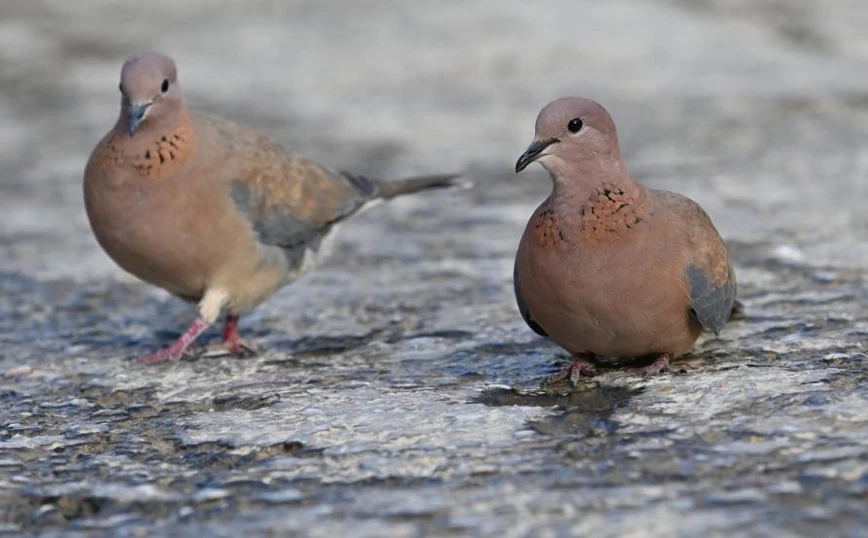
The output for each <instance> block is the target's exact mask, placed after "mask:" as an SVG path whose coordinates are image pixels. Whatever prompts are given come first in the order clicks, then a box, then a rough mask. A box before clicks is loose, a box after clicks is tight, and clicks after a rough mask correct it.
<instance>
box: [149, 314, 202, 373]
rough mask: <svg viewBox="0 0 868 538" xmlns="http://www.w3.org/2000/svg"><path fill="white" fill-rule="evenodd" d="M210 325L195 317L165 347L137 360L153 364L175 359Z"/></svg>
mask: <svg viewBox="0 0 868 538" xmlns="http://www.w3.org/2000/svg"><path fill="white" fill-rule="evenodd" d="M208 327H210V324H209V323H206V322H205V320H204V319H202V318H196V321H194V322H193V324H192V325H190V327H189V328H188V329H187V330H186V331H184V334H182V335H181V336H180V338H178V339H177V340H175V342H174V343H173V344H172V345H170V346H169V347H167V348H164V349H161V350H160V351H157V352H156V353H152V354H150V355H146V356H144V357H141V358H140V359H139V362H143V363H145V364H154V363H157V362H163V361H176V360H178V359H180V358H181V356H182V355H184V351H186V350H187V348H188V347H190V344H192V343H193V341H194V340H195V339H196V338H198V337H199V335H200V334H202V333H203V332H205V330H206V329H208Z"/></svg>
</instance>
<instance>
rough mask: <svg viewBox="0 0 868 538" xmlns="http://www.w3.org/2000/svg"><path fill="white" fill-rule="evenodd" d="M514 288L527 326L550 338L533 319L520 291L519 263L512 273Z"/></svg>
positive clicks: (519, 309)
mask: <svg viewBox="0 0 868 538" xmlns="http://www.w3.org/2000/svg"><path fill="white" fill-rule="evenodd" d="M512 287H513V291H515V300H516V302H517V303H518V311H519V312H521V317H522V318H523V319H524V322H525V323H527V326H528V327H530V328H531V330H532V331H533V332H535V333H537V334H538V335H540V336H548V333H546V332H545V331H544V330H543V328H542V327H540V326H539V324H538V323H537V322H535V321H534V320H533V319H531V317H530V311H529V310H528V308H527V304H526V303H525V302H524V299H522V297H521V292H520V291H519V289H518V263H516V264H515V267H514V268H513V271H512Z"/></svg>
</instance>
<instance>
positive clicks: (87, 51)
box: [0, 0, 868, 537]
mask: <svg viewBox="0 0 868 538" xmlns="http://www.w3.org/2000/svg"><path fill="white" fill-rule="evenodd" d="M866 24H868V5H865V4H864V2H857V1H855V0H824V1H810V2H809V1H806V0H736V1H725V0H702V1H693V0H668V1H666V0H656V1H652V0H647V1H641V0H630V1H628V0H609V1H607V2H599V1H571V2H555V1H553V0H537V1H534V2H522V1H514V0H496V1H495V0H478V1H473V2H470V1H458V0H437V1H434V0H430V1H429V0H419V1H414V2H389V1H386V0H344V1H337V0H335V1H332V2H322V1H313V0H311V1H289V2H283V3H277V2H267V1H264V0H251V1H247V2H229V1H225V0H224V1H217V0H215V1H209V2H205V1H188V2H175V1H169V0H151V1H149V2H146V3H143V2H138V3H124V4H122V3H117V2H110V1H108V0H90V1H86V2H85V1H81V2H65V1H60V0H52V1H49V0H32V1H29V2H15V1H13V2H3V3H2V4H0V163H2V167H0V170H2V171H0V215H2V236H0V294H2V295H0V344H2V345H0V372H4V374H3V376H2V378H0V410H2V414H0V533H6V534H9V535H22V534H37V533H42V534H44V535H46V536H59V535H61V534H65V535H66V534H68V535H72V536H99V535H123V536H126V535H128V536H183V535H200V536H239V535H249V536H255V535H264V534H266V533H268V532H272V533H273V534H274V535H305V536H340V535H354V536H387V535H388V536H419V535H425V534H432V535H455V536H458V535H492V536H543V537H545V536H566V535H574V536H591V535H593V536H732V535H740V536H743V535H752V536H864V535H865V533H866V525H868V515H866V510H865V507H866V501H868V360H866V354H865V353H866V352H865V347H864V344H865V341H866V337H868V308H866V301H868V291H866V290H868V287H866V273H865V270H866V267H868V241H866V232H868V212H866V211H865V209H864V204H865V201H866V200H868V186H866V185H868V181H866V175H868V152H866V151H865V149H864V148H865V147H866V140H868V93H866V92H868V90H866V88H868V33H866V32H865V31H864V29H865V25H866ZM145 48H151V49H158V50H163V51H167V52H169V53H171V54H173V55H174V56H175V57H176V58H177V59H178V61H179V64H180V73H181V80H182V83H183V84H184V86H185V89H186V92H187V94H188V96H189V99H190V101H191V102H192V103H194V104H196V105H199V106H201V107H204V108H208V109H210V110H215V111H220V112H221V113H223V114H224V115H227V116H229V117H231V118H233V119H236V120H238V121H241V122H244V123H246V124H248V125H250V126H253V127H256V128H259V129H261V130H263V131H266V132H268V133H270V134H272V135H273V136H274V137H276V138H278V139H279V140H281V141H283V142H285V144H286V145H287V146H288V147H290V148H291V149H292V150H293V151H296V152H299V153H304V154H307V155H310V156H312V157H314V158H317V159H319V160H322V161H324V162H328V163H330V164H334V165H337V166H341V167H344V168H347V169H352V170H355V171H358V172H363V173H371V174H377V175H380V176H384V177H392V176H397V175H401V174H410V173H427V172H439V171H451V170H466V171H467V173H468V175H469V176H470V177H471V178H472V179H473V180H474V181H475V182H476V188H475V190H473V191H471V192H457V193H443V194H436V195H431V196H424V197H423V196H420V197H417V198H414V199H407V200H400V201H396V202H395V203H392V204H389V205H387V206H383V207H380V208H377V209H376V210H372V211H370V212H369V213H367V214H365V215H363V216H362V217H360V218H359V219H358V220H356V221H355V222H354V223H353V224H352V225H348V226H345V227H344V228H343V230H342V235H341V236H340V241H339V245H338V247H339V248H338V251H337V255H336V256H335V257H334V258H333V259H332V260H331V261H330V262H328V263H327V264H326V265H325V266H323V267H322V268H321V269H320V270H319V271H318V272H316V273H314V274H312V275H310V276H308V277H306V278H305V279H304V280H303V281H301V282H299V283H298V284H296V285H295V286H292V287H291V288H288V289H286V290H284V291H282V292H281V293H280V294H279V295H278V296H276V297H275V298H274V299H272V300H271V301H270V302H268V303H267V304H266V305H264V306H263V307H262V308H260V309H259V310H257V311H256V312H255V313H254V314H253V315H251V316H250V317H248V318H247V319H245V320H243V321H242V329H243V330H244V331H245V332H247V333H248V335H249V336H252V337H254V339H255V340H256V341H257V342H259V343H261V344H262V345H264V346H265V347H266V348H267V349H268V351H267V352H266V353H265V354H264V355H263V356H261V357H257V358H253V359H244V360H239V359H232V358H226V357H218V358H201V359H199V360H196V361H183V362H180V363H175V364H168V365H162V366H158V367H143V366H140V365H138V364H136V363H134V362H131V361H130V360H129V358H130V357H132V356H135V355H137V354H141V353H143V352H145V351H147V350H150V349H153V348H154V347H155V346H158V345H161V344H165V343H166V342H168V341H169V340H170V339H171V338H172V337H173V336H174V335H176V334H177V331H179V330H180V329H181V328H182V327H183V325H184V324H185V323H186V322H188V321H189V319H190V318H191V316H192V312H190V311H189V310H188V309H187V307H186V306H184V305H182V304H180V303H179V302H177V301H176V300H174V299H172V298H170V297H167V296H166V295H165V294H164V293H162V292H160V291H158V290H154V289H152V288H149V287H148V286H146V285H143V284H141V283H138V282H136V281H134V280H133V279H132V278H130V277H128V276H126V275H124V274H123V273H121V272H120V271H119V270H118V269H116V268H115V267H114V266H113V265H112V264H111V262H110V261H109V260H108V259H107V258H106V256H105V255H104V254H103V253H102V252H101V251H100V250H99V248H98V246H97V245H96V243H95V242H94V240H93V238H92V236H91V234H90V232H89V229H88V227H87V222H86V219H85V216H84V211H83V208H82V201H81V187H80V181H81V170H82V168H83V166H84V162H85V159H86V157H87V155H88V153H89V151H90V149H91V148H92V146H93V145H94V143H95V142H96V140H97V139H98V138H99V137H100V136H101V135H102V134H103V132H104V131H105V130H106V129H107V128H108V127H109V125H110V124H111V122H112V121H113V120H114V117H115V115H116V113H117V110H116V106H117V99H118V97H117V90H116V80H117V73H118V68H119V65H120V63H121V61H122V60H123V58H124V57H125V56H126V55H127V54H128V53H130V52H132V51H135V50H140V49H145ZM565 94H584V95H588V96H591V97H595V98H597V99H598V100H600V101H602V102H604V103H605V104H606V105H607V107H608V108H609V109H610V111H611V112H612V113H613V115H614V116H615V119H616V121H617V122H618V125H619V126H620V133H621V140H622V145H623V147H624V154H625V157H626V159H627V160H628V165H629V167H630V168H631V169H632V170H633V171H634V173H635V175H636V176H637V177H639V178H641V179H642V180H644V181H646V182H647V183H648V184H650V185H653V186H655V187H662V188H669V189H673V190H677V191H679V192H682V193H684V194H687V195H689V196H691V197H693V198H694V199H696V200H697V201H699V202H700V203H702V204H703V205H704V206H705V207H706V208H707V209H708V211H709V212H710V213H711V215H712V217H713V218H714V220H715V222H716V223H717V225H718V228H719V229H720V230H721V232H722V233H723V234H724V236H725V237H726V238H727V240H728V241H729V245H730V246H731V249H732V253H733V256H734V258H735V261H736V265H737V271H738V275H739V283H740V285H741V288H740V295H741V297H742V300H743V301H744V303H745V305H746V317H745V319H743V320H740V321H736V322H734V323H732V324H730V325H729V326H727V327H726V328H725V329H724V331H723V332H722V333H721V335H720V336H719V337H713V336H710V337H707V338H705V339H703V340H702V341H701V342H700V343H699V345H698V346H697V347H696V349H695V351H694V353H693V354H691V355H690V356H688V357H686V358H685V359H684V360H682V361H680V362H679V363H676V367H677V370H678V371H677V372H676V373H673V374H667V375H661V376H657V377H652V378H641V377H636V376H632V375H629V374H627V373H625V372H622V371H617V370H610V371H606V372H605V373H604V374H603V375H602V376H600V377H598V378H595V379H594V380H589V381H583V382H582V383H581V384H580V386H579V387H578V388H577V390H576V391H575V392H572V393H568V392H567V391H563V392H540V391H538V390H537V389H535V387H536V385H537V383H538V382H539V380H540V379H541V378H542V377H544V376H546V375H548V374H550V373H552V372H554V371H555V370H556V369H558V368H559V367H560V366H562V365H563V364H564V361H565V356H564V354H563V353H562V352H561V351H559V350H558V349H557V348H555V347H554V346H552V345H550V344H548V343H546V342H545V341H544V340H540V339H538V338H536V337H535V335H534V334H533V333H531V332H530V330H529V329H527V328H526V327H525V326H524V324H523V322H522V321H521V318H520V316H519V314H518V311H517V309H516V307H515V305H514V303H513V298H512V292H511V281H510V278H511V269H512V256H513V254H514V249H515V247H516V245H517V241H518V238H519V237H520V234H521V231H522V228H523V226H524V223H525V221H526V219H527V217H528V216H529V214H530V212H531V211H532V209H533V208H534V207H535V205H536V204H537V203H539V201H540V200H541V199H542V198H543V197H544V196H545V195H546V193H547V190H548V189H549V182H548V180H547V178H545V176H544V174H543V172H542V171H541V170H539V169H535V170H529V171H528V172H526V173H525V174H523V175H521V176H514V175H513V174H512V173H511V168H512V165H513V163H514V162H515V159H516V158H517V156H518V155H519V154H520V153H521V152H522V151H523V149H524V147H525V146H526V144H527V143H528V141H529V140H530V139H531V136H532V128H533V120H534V118H535V116H536V113H537V112H538V110H539V109H540V108H541V106H542V105H543V104H545V103H546V102H547V101H548V100H550V99H551V98H554V97H557V96H560V95H565ZM211 335H212V336H215V335H216V333H211Z"/></svg>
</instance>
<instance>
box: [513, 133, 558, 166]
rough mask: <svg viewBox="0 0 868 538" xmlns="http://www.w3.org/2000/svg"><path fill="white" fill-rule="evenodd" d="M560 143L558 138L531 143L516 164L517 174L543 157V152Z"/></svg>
mask: <svg viewBox="0 0 868 538" xmlns="http://www.w3.org/2000/svg"><path fill="white" fill-rule="evenodd" d="M558 142H560V140H558V139H557V138H546V139H545V140H534V141H533V142H531V144H530V145H529V146H528V147H527V149H526V150H525V152H524V153H522V154H521V157H519V158H518V162H516V163H515V173H516V174H517V173H519V172H521V171H522V170H524V169H525V168H527V165H529V164H530V163H532V162H534V161H535V160H537V159H539V158H540V157H542V156H543V151H544V150H545V149H546V148H547V147H549V146H551V145H552V144H557V143H558Z"/></svg>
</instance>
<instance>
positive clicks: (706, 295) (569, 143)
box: [514, 97, 736, 384]
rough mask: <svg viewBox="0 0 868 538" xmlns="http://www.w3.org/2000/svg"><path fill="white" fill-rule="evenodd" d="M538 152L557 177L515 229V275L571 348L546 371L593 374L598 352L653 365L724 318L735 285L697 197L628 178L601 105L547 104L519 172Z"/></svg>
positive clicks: (536, 316) (529, 307) (545, 325)
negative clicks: (563, 363)
mask: <svg viewBox="0 0 868 538" xmlns="http://www.w3.org/2000/svg"><path fill="white" fill-rule="evenodd" d="M534 161H536V162H539V163H540V164H541V165H542V166H543V168H545V169H546V171H548V173H549V174H550V175H551V178H552V182H553V184H554V185H553V189H552V193H551V196H549V197H548V198H547V199H546V200H545V201H544V202H543V203H542V204H541V205H540V206H539V207H538V208H537V210H536V211H535V212H534V213H533V216H532V217H531V218H530V221H529V222H528V224H527V228H526V229H525V232H524V235H523V236H522V238H521V243H520V244H519V247H518V253H517V254H516V259H515V272H514V285H515V295H516V300H517V301H518V307H519V310H520V311H521V315H522V317H523V318H524V320H525V321H526V322H527V324H528V325H529V326H530V327H531V329H533V330H534V331H535V332H537V333H538V334H540V335H542V336H548V337H549V338H551V339H552V340H553V341H554V342H555V343H557V344H558V345H560V346H561V347H563V348H564V349H566V350H567V351H569V352H570V353H571V354H572V355H573V359H574V362H573V363H572V364H570V366H568V367H567V368H565V369H564V370H563V371H561V372H560V373H558V374H557V375H555V376H554V377H552V378H551V379H549V380H548V381H549V382H555V381H561V380H563V379H569V380H570V381H572V383H573V384H575V382H576V380H577V379H578V378H579V377H580V376H581V375H582V374H586V375H594V373H595V372H594V361H595V359H596V358H597V357H613V358H619V359H639V358H641V359H651V362H650V364H648V365H646V366H645V367H643V368H638V369H637V371H639V372H642V373H652V372H659V371H662V370H665V369H668V368H669V360H670V359H671V358H673V357H676V356H678V355H680V354H682V353H684V352H685V351H687V350H688V349H690V347H691V346H692V345H693V343H694V342H695V341H696V339H697V338H698V337H699V334H700V333H701V332H702V330H703V329H709V330H711V331H714V332H715V333H717V332H718V331H719V330H720V329H721V328H722V327H723V325H724V324H725V323H726V322H727V321H728V319H729V317H730V313H731V311H732V309H733V305H734V302H735V294H736V281H735V272H734V271H733V268H732V265H731V264H730V260H729V255H728V254H727V251H726V247H725V246H724V244H723V240H722V239H721V238H720V235H718V233H717V230H716V229H715V228H714V225H713V224H712V223H711V219H709V217H708V215H707V214H706V213H705V211H703V210H702V208H701V207H700V206H699V205H698V204H696V202H694V201H693V200H691V199H689V198H686V197H684V196H681V195H679V194H675V193H672V192H668V191H664V190H656V189H649V188H647V187H644V186H643V185H640V184H639V183H637V182H636V181H635V180H633V178H632V177H630V173H629V172H628V171H627V169H626V168H625V166H624V163H623V161H622V160H621V151H620V148H619V147H618V135H617V133H616V131H615V124H614V122H613V121H612V118H611V117H610V116H609V113H608V112H606V110H605V109H604V108H603V107H602V106H601V105H600V104H598V103H596V102H594V101H592V100H590V99H584V98H579V97H565V98H562V99H558V100H556V101H553V102H551V103H549V104H548V105H547V106H546V107H545V108H543V109H542V111H541V112H540V114H539V116H538V117H537V120H536V136H535V137H534V141H533V142H532V143H531V145H530V146H529V147H528V148H527V151H525V152H524V154H523V155H522V156H521V157H520V158H519V159H518V162H517V163H516V166H515V170H516V172H521V171H522V170H523V169H524V168H525V167H527V166H528V165H529V164H530V163H532V162H534Z"/></svg>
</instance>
